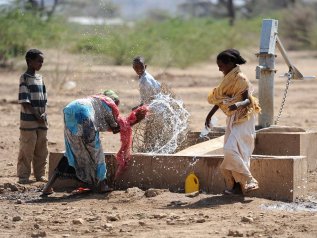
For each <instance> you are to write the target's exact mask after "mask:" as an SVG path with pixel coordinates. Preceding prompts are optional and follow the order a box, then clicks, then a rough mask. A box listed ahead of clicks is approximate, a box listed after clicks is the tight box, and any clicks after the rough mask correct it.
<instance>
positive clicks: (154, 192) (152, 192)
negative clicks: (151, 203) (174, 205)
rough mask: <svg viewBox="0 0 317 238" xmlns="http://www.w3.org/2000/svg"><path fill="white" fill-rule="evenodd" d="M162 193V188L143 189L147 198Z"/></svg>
mask: <svg viewBox="0 0 317 238" xmlns="http://www.w3.org/2000/svg"><path fill="white" fill-rule="evenodd" d="M162 193H163V190H162V189H155V188H150V189H148V190H146V191H145V193H144V195H145V196H146V197H147V198H151V197H156V196H157V195H160V194H162Z"/></svg>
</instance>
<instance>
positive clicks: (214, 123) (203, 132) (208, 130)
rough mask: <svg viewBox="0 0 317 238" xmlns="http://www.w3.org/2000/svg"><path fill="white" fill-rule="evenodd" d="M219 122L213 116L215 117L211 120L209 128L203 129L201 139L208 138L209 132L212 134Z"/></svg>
mask: <svg viewBox="0 0 317 238" xmlns="http://www.w3.org/2000/svg"><path fill="white" fill-rule="evenodd" d="M217 122H218V119H217V117H215V116H213V117H212V118H211V119H210V122H209V127H207V126H204V128H203V129H202V130H201V132H200V135H199V137H201V138H203V137H207V135H208V134H209V132H211V129H212V127H214V126H216V124H217Z"/></svg>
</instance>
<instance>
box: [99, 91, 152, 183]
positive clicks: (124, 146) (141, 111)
mask: <svg viewBox="0 0 317 238" xmlns="http://www.w3.org/2000/svg"><path fill="white" fill-rule="evenodd" d="M93 97H95V98H98V99H100V100H102V101H103V102H105V103H106V104H107V105H108V106H109V107H110V108H111V109H112V113H113V115H114V117H115V119H116V120H117V122H118V124H119V126H120V141H121V147H120V149H119V151H118V153H117V155H116V160H117V164H118V167H117V171H116V174H115V178H117V177H118V176H119V175H121V174H122V173H123V171H124V169H125V168H126V166H127V163H128V161H129V160H130V159H131V145H132V125H134V124H135V123H138V122H139V121H141V120H142V119H143V118H144V116H145V114H146V113H147V112H148V110H149V109H148V106H146V105H143V106H141V107H138V108H137V109H135V110H133V111H132V112H131V113H130V115H129V116H128V117H121V116H120V112H119V108H118V106H117V105H116V104H115V103H114V102H113V100H109V98H108V97H107V96H104V95H94V96H93ZM138 115H141V117H139V116H138Z"/></svg>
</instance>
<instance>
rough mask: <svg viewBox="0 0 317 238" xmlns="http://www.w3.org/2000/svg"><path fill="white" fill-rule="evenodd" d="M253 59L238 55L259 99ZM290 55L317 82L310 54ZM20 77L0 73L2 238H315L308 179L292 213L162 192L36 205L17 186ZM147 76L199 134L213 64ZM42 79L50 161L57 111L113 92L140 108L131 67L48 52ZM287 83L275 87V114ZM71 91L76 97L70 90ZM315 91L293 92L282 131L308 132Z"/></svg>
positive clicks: (111, 146) (298, 84)
mask: <svg viewBox="0 0 317 238" xmlns="http://www.w3.org/2000/svg"><path fill="white" fill-rule="evenodd" d="M254 53H256V51H254V52H242V54H243V55H245V56H246V58H247V60H248V64H247V65H245V66H243V67H242V70H243V71H244V72H245V73H246V74H247V76H248V77H249V79H250V80H251V82H252V83H253V85H254V88H255V94H257V80H256V79H255V66H256V65H257V59H256V57H255V55H254ZM290 55H291V59H292V60H293V62H294V64H295V65H296V66H297V68H298V69H299V70H300V71H301V72H302V73H303V74H304V75H317V69H316V65H317V52H296V53H293V52H292V53H291V54H290ZM23 68H24V62H23V61H22V60H21V61H20V62H18V63H17V66H16V67H15V69H13V70H10V71H9V70H5V69H2V70H1V71H0V85H1V87H0V118H1V120H0V135H1V136H0V158H1V160H0V237H44V236H46V237H227V236H233V237H317V178H316V177H317V176H316V175H317V171H312V172H311V173H310V174H309V179H308V180H309V181H308V195H307V198H305V199H303V200H301V201H297V202H295V203H282V202H278V201H271V200H266V199H260V198H253V197H245V198H243V197H230V196H229V197H228V196H223V195H221V194H217V195H211V194H203V193H202V194H199V195H198V196H196V197H194V198H189V197H186V196H185V195H184V194H181V193H171V192H169V191H165V190H159V191H158V192H159V195H157V196H155V197H147V196H145V195H146V193H145V192H144V191H142V190H140V189H138V188H130V189H128V190H126V191H113V192H111V193H109V194H93V193H88V194H80V195H74V194H70V193H55V194H54V195H52V196H50V197H49V198H41V197H40V196H39V195H40V190H41V188H42V187H43V185H44V184H43V183H39V182H34V183H32V184H30V185H20V184H18V183H17V178H16V164H17V155H18V149H19V112H20V107H19V105H18V104H17V97H18V82H19V81H18V80H19V76H20V74H21V73H22V72H23ZM276 68H277V70H278V71H277V76H279V75H282V74H283V73H285V72H286V71H287V67H285V65H284V63H283V62H282V60H281V57H280V56H278V58H277V65H276ZM148 71H149V72H150V73H151V74H153V75H154V76H156V78H157V79H159V80H160V81H161V82H165V83H166V84H168V85H169V87H170V88H171V89H172V90H173V91H174V92H175V94H176V95H177V97H178V98H180V99H182V100H183V101H184V103H185V105H186V108H187V109H188V111H189V112H190V115H191V116H190V129H191V130H192V131H200V130H201V129H202V127H203V125H204V120H205V116H206V114H207V113H208V111H209V110H210V105H208V103H207V101H206V97H207V93H208V91H209V90H210V89H211V87H213V86H216V85H217V83H219V79H220V76H221V73H220V72H219V71H218V68H217V67H216V64H215V62H214V60H213V59H211V60H210V62H207V63H204V64H200V65H196V66H195V67H191V68H189V69H185V70H183V69H167V70H166V69H164V68H163V67H157V68H154V67H151V66H149V67H148ZM41 74H42V75H43V76H44V79H45V81H46V85H47V88H48V100H49V107H48V115H49V124H50V129H49V132H48V140H49V151H50V152H56V151H63V149H64V144H63V120H62V108H63V107H64V106H65V105H66V104H67V103H69V102H70V101H72V100H74V99H77V98H81V97H84V96H86V95H90V94H94V93H96V92H101V91H103V90H105V89H108V88H111V89H113V90H115V91H117V92H118V94H119V96H120V97H121V105H120V110H121V113H122V114H125V115H126V114H128V112H129V111H130V110H131V108H132V107H133V106H135V105H137V103H138V81H137V78H136V76H135V74H134V72H133V70H132V68H131V67H118V66H104V65H103V64H102V62H101V60H100V59H98V58H93V57H87V56H85V57H84V56H76V55H66V54H62V53H60V52H56V51H51V50H49V51H46V54H45V64H44V66H43V68H42V70H41ZM285 82H286V79H285V78H281V77H276V82H275V99H274V100H275V113H276V114H277V112H278V109H279V107H280V102H281V100H282V96H283V93H284V88H285ZM74 83H75V84H76V87H75V88H73V89H70V88H71V87H73V86H74ZM316 91H317V80H307V81H294V82H292V83H291V85H290V89H289V92H288V95H287V99H286V104H285V108H284V111H283V114H282V118H281V120H280V125H285V126H297V127H302V128H305V129H310V130H316V129H317V107H316V104H315V103H316V101H317V93H316ZM216 116H217V117H218V119H219V121H218V125H219V126H223V125H225V117H224V115H222V113H221V112H217V114H216ZM101 137H102V140H103V146H104V150H105V151H109V152H116V151H117V150H118V149H119V136H118V135H112V134H111V133H104V134H102V136H101ZM285 143H287V141H286V142H285ZM33 179H34V178H33ZM272 186H274V185H272Z"/></svg>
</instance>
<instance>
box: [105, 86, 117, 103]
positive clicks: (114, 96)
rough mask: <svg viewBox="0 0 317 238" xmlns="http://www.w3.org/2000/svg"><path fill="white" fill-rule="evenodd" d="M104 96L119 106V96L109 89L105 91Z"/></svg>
mask: <svg viewBox="0 0 317 238" xmlns="http://www.w3.org/2000/svg"><path fill="white" fill-rule="evenodd" d="M103 95H105V96H107V97H109V98H111V99H112V100H113V101H114V102H115V104H117V105H118V104H119V102H120V99H119V96H118V95H117V94H116V93H115V92H114V91H113V90H111V89H108V90H106V91H104V92H103Z"/></svg>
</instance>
